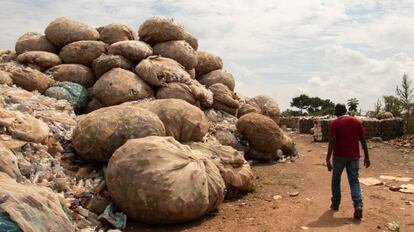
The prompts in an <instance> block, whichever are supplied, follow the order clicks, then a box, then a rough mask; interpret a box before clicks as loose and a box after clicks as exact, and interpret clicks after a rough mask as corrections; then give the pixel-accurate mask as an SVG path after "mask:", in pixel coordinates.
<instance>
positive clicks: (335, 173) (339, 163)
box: [332, 156, 362, 207]
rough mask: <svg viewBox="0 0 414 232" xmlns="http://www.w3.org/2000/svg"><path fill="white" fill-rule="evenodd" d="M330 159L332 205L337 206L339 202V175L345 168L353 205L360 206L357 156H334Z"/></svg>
mask: <svg viewBox="0 0 414 232" xmlns="http://www.w3.org/2000/svg"><path fill="white" fill-rule="evenodd" d="M332 160H333V161H332V205H333V206H334V207H339V204H340V203H341V175H342V171H343V170H344V168H346V174H347V176H348V182H349V187H350V188H351V196H352V201H353V202H354V207H362V196H361V188H360V186H359V179H358V177H359V158H355V157H336V156H334V157H333V159H332Z"/></svg>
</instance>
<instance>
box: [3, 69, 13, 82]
mask: <svg viewBox="0 0 414 232" xmlns="http://www.w3.org/2000/svg"><path fill="white" fill-rule="evenodd" d="M0 84H2V85H4V84H6V85H12V84H13V80H12V78H11V76H10V73H8V72H5V71H0Z"/></svg>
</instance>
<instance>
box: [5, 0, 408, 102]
mask: <svg viewBox="0 0 414 232" xmlns="http://www.w3.org/2000/svg"><path fill="white" fill-rule="evenodd" d="M0 3H1V6H2V14H0V22H1V23H0V30H1V31H2V33H1V35H0V49H7V48H13V47H14V43H15V41H16V39H17V38H18V37H19V36H20V35H21V34H23V33H24V32H27V31H34V32H42V31H43V30H44V28H45V27H46V26H47V24H48V23H49V22H50V21H52V20H53V19H54V18H56V17H59V16H69V17H72V18H75V19H78V20H81V21H84V22H86V23H88V24H90V25H93V26H100V25H106V24H109V23H111V22H123V23H126V24H128V25H130V26H131V27H133V28H136V29H138V26H139V25H140V23H142V22H143V21H144V20H145V19H146V18H148V17H151V16H155V15H156V16H167V17H173V18H175V19H176V20H178V21H179V22H180V23H182V24H183V25H184V26H185V27H186V29H187V30H188V31H190V32H192V33H193V34H194V35H196V36H197V37H198V39H199V44H200V50H207V51H211V52H214V53H216V54H218V55H220V56H221V57H222V58H223V61H224V65H225V68H226V69H227V70H228V71H230V72H231V73H233V75H234V76H235V77H236V79H237V84H236V85H237V87H236V90H237V91H238V92H240V94H241V95H245V96H254V95H257V94H266V95H271V96H273V97H274V98H275V99H276V100H277V101H278V102H279V104H280V105H281V107H282V108H283V109H285V108H287V107H289V102H290V99H291V98H292V97H294V96H297V95H299V94H301V93H305V94H308V95H312V96H320V97H322V98H329V99H332V100H333V101H334V102H345V101H346V99H348V98H351V97H357V98H358V99H359V100H360V103H361V106H362V108H363V109H364V110H368V109H371V108H373V104H374V103H375V102H376V100H377V98H379V97H381V96H382V95H384V94H393V93H394V91H395V86H396V85H397V84H398V83H399V82H400V80H401V76H402V74H403V73H404V72H405V73H407V74H408V75H409V76H411V77H414V59H413V57H414V14H413V12H414V1H412V0H386V1H384V0H358V1H357V0H346V1H343V0H329V1H327V0H325V1H324V0H306V1H303V0H278V1H266V0H254V1H250V0H239V1H236V0H227V1H216V0H210V1H191V0H174V1H173V0H159V1H149V0H147V1H142V0H124V1H114V0H72V1H50V0H41V1H28V0H26V1H22V0H15V1H4V0H0Z"/></svg>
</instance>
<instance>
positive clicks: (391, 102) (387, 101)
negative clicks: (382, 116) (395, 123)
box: [382, 95, 402, 117]
mask: <svg viewBox="0 0 414 232" xmlns="http://www.w3.org/2000/svg"><path fill="white" fill-rule="evenodd" d="M382 98H383V99H384V111H388V112H391V113H392V114H393V115H394V116H395V117H401V111H402V104H401V101H400V99H398V98H397V97H395V96H392V95H389V96H383V97H382Z"/></svg>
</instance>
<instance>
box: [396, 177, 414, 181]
mask: <svg viewBox="0 0 414 232" xmlns="http://www.w3.org/2000/svg"><path fill="white" fill-rule="evenodd" d="M395 180H396V181H400V182H409V181H412V180H413V178H411V177H397V178H395Z"/></svg>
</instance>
